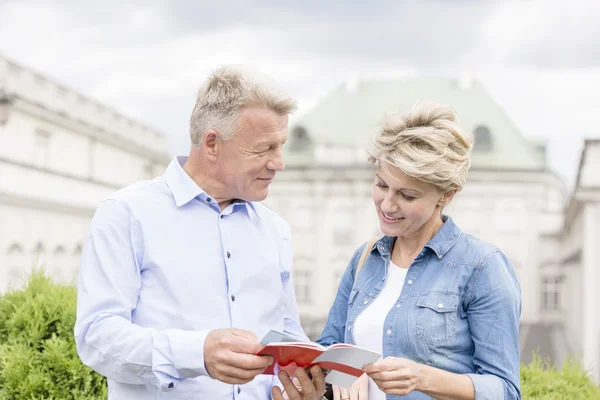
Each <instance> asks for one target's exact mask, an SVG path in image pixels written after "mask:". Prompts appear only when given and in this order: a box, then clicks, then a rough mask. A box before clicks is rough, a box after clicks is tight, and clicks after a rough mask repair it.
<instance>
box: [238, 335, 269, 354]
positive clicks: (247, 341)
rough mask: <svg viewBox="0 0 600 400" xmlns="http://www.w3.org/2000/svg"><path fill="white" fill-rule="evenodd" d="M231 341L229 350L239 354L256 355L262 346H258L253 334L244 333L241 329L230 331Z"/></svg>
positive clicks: (258, 343)
mask: <svg viewBox="0 0 600 400" xmlns="http://www.w3.org/2000/svg"><path fill="white" fill-rule="evenodd" d="M231 334H232V335H233V338H232V339H233V340H232V342H231V344H232V346H231V349H232V350H233V351H236V352H239V353H248V354H256V353H258V352H259V351H260V350H261V349H262V348H263V347H264V346H263V345H262V344H260V342H259V340H258V338H257V337H256V335H255V334H254V332H250V331H245V330H242V329H234V330H232V331H231Z"/></svg>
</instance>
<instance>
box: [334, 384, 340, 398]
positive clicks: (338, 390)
mask: <svg viewBox="0 0 600 400" xmlns="http://www.w3.org/2000/svg"><path fill="white" fill-rule="evenodd" d="M341 391H342V389H341V388H340V387H339V386H335V385H334V386H333V400H340V398H341V397H342V392H341Z"/></svg>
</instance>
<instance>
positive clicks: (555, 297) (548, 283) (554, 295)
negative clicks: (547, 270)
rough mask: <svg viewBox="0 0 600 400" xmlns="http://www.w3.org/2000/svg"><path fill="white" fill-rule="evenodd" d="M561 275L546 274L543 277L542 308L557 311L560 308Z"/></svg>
mask: <svg viewBox="0 0 600 400" xmlns="http://www.w3.org/2000/svg"><path fill="white" fill-rule="evenodd" d="M561 282H562V278H561V277H560V276H545V277H543V278H542V309H543V310H544V311H556V310H559V309H560V286H561Z"/></svg>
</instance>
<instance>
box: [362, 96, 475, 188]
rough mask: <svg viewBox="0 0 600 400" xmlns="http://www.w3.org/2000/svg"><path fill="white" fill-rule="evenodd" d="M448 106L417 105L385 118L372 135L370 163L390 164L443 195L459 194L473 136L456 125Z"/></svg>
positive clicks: (468, 165) (433, 104)
mask: <svg viewBox="0 0 600 400" xmlns="http://www.w3.org/2000/svg"><path fill="white" fill-rule="evenodd" d="M455 120H456V114H455V112H454V110H453V109H452V108H450V107H449V106H445V105H441V104H436V103H431V102H418V103H417V104H415V106H414V107H413V108H412V110H410V111H409V112H408V113H406V114H394V115H390V116H389V117H387V118H386V119H385V120H384V121H383V123H382V124H381V125H380V126H379V127H378V128H377V129H376V130H375V131H374V132H373V135H372V137H371V140H370V142H369V145H368V147H367V151H368V153H369V156H370V157H369V160H370V161H371V162H372V163H384V164H385V163H389V164H391V165H394V166H395V167H397V168H399V169H400V170H402V172H404V173H405V174H406V175H409V176H412V177H414V178H417V179H419V180H421V181H424V182H428V183H431V184H433V185H435V186H436V187H437V188H438V189H439V190H441V191H442V192H448V191H453V190H456V191H460V190H461V189H462V187H463V186H464V185H465V183H466V181H467V174H468V171H469V167H470V165H471V158H470V154H471V149H472V148H473V135H472V134H471V133H469V132H466V131H464V130H462V129H461V128H460V127H459V126H458V125H457V124H456V122H455Z"/></svg>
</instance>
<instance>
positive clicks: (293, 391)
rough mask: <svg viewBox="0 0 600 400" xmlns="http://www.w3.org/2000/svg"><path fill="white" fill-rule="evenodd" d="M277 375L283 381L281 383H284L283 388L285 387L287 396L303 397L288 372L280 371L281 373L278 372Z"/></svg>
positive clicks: (293, 397)
mask: <svg viewBox="0 0 600 400" xmlns="http://www.w3.org/2000/svg"><path fill="white" fill-rule="evenodd" d="M277 377H278V378H279V380H280V381H281V384H282V385H283V389H284V391H285V394H286V395H287V397H289V398H290V399H292V400H295V399H300V398H301V394H300V392H299V391H298V389H297V388H296V386H295V385H294V383H293V382H292V380H291V379H290V376H289V375H288V373H287V372H285V371H279V374H277Z"/></svg>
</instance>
